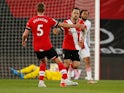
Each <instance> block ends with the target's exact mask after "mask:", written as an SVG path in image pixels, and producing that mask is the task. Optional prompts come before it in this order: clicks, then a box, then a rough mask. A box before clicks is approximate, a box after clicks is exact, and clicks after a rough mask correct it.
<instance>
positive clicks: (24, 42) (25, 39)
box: [22, 29, 30, 47]
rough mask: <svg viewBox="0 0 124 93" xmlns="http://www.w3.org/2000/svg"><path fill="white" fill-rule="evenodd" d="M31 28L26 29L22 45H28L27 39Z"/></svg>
mask: <svg viewBox="0 0 124 93" xmlns="http://www.w3.org/2000/svg"><path fill="white" fill-rule="evenodd" d="M29 32H30V30H28V29H25V31H24V33H23V35H22V46H23V47H25V46H26V41H27V37H28V34H29Z"/></svg>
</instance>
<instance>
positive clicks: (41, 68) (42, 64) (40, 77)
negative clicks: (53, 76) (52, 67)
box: [39, 63, 46, 80]
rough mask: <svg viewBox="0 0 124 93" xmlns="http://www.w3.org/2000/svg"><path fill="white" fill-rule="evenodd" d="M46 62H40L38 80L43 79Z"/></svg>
mask: <svg viewBox="0 0 124 93" xmlns="http://www.w3.org/2000/svg"><path fill="white" fill-rule="evenodd" d="M45 70H46V63H41V64H40V72H39V80H43V79H44V76H45Z"/></svg>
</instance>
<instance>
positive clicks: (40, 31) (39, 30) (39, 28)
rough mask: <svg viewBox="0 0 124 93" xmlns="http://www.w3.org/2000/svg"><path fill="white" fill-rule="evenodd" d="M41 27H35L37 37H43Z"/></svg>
mask: <svg viewBox="0 0 124 93" xmlns="http://www.w3.org/2000/svg"><path fill="white" fill-rule="evenodd" d="M42 27H43V25H42V24H41V25H38V26H37V31H38V32H37V36H42V35H43V29H42Z"/></svg>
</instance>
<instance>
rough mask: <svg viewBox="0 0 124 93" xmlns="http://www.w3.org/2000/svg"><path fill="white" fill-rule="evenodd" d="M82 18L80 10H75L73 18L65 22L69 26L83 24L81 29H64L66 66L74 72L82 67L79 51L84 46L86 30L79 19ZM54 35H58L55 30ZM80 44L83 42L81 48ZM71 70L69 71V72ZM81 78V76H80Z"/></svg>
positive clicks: (72, 14) (63, 46)
mask: <svg viewBox="0 0 124 93" xmlns="http://www.w3.org/2000/svg"><path fill="white" fill-rule="evenodd" d="M79 16H80V9H79V8H73V9H72V13H71V18H70V19H68V20H64V23H69V24H76V23H79V24H81V25H82V26H81V28H66V27H63V28H62V29H63V30H64V40H63V45H62V48H63V55H64V57H63V58H64V65H65V66H66V69H67V70H68V69H69V68H70V64H71V67H72V68H73V69H75V70H74V71H76V72H77V68H78V67H79V66H80V58H79V53H78V52H79V50H80V49H81V48H82V46H83V34H82V30H83V29H84V28H85V25H84V22H83V20H81V19H80V18H79ZM54 33H57V31H56V30H55V31H54ZM79 42H82V43H81V44H82V45H81V44H80V45H81V46H79ZM69 71H70V70H68V72H69ZM78 76H79V75H78Z"/></svg>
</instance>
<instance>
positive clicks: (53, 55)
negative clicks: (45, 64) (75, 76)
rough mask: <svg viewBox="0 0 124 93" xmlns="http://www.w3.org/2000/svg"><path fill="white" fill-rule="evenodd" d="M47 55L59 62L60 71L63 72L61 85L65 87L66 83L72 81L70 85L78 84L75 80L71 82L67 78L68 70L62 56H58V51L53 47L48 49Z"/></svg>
mask: <svg viewBox="0 0 124 93" xmlns="http://www.w3.org/2000/svg"><path fill="white" fill-rule="evenodd" d="M47 57H48V58H49V59H52V60H54V61H55V62H56V63H57V64H58V68H59V71H60V73H61V74H62V79H61V82H60V86H61V87H65V86H66V85H68V83H70V85H76V84H74V83H75V82H71V81H69V80H68V79H67V71H66V68H65V66H64V64H63V63H62V60H61V58H60V57H58V54H57V53H56V51H55V50H54V49H53V48H51V49H50V50H49V51H48V55H47Z"/></svg>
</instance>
